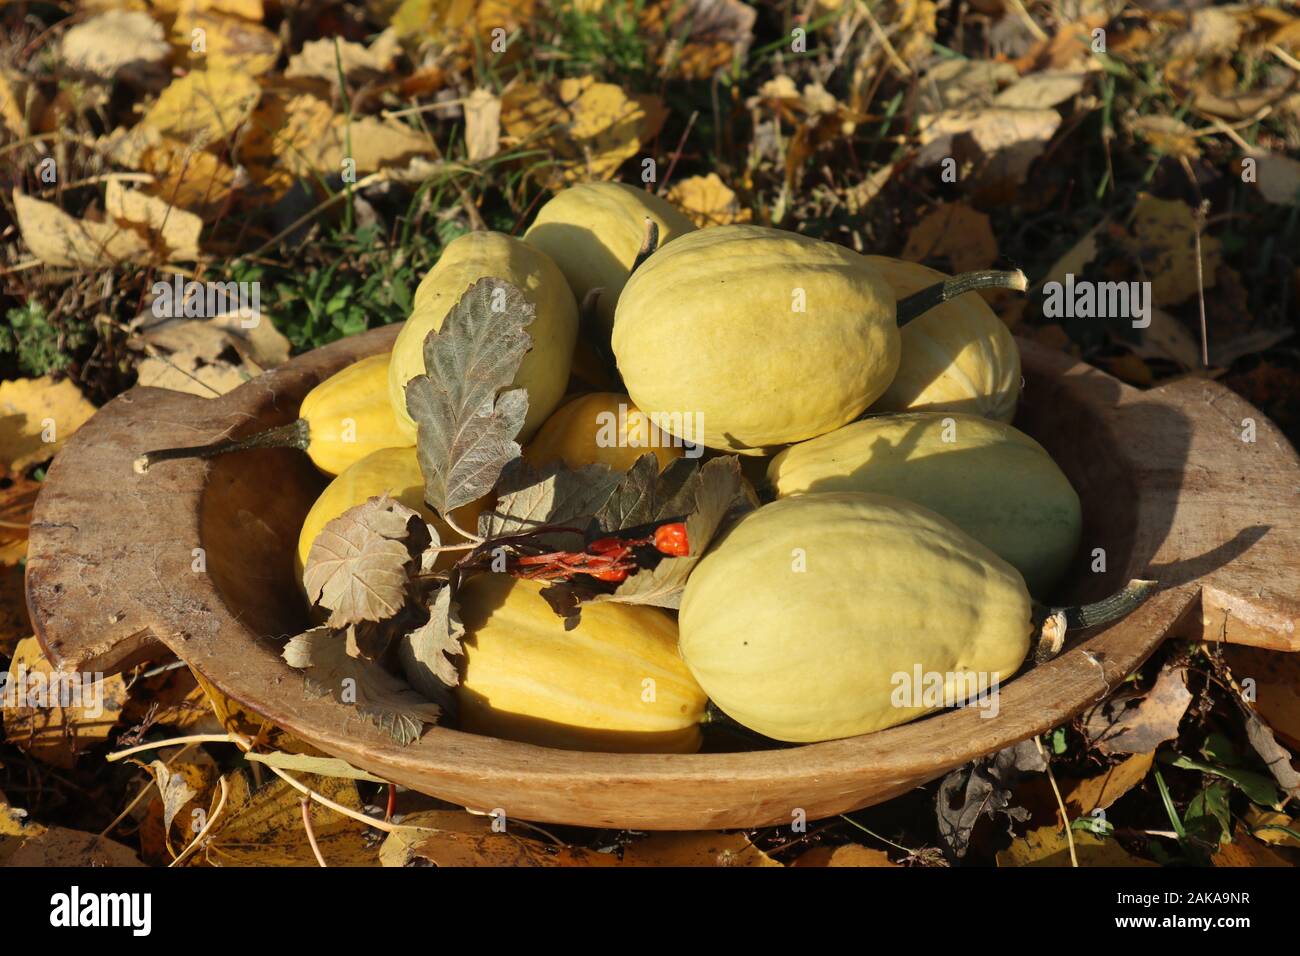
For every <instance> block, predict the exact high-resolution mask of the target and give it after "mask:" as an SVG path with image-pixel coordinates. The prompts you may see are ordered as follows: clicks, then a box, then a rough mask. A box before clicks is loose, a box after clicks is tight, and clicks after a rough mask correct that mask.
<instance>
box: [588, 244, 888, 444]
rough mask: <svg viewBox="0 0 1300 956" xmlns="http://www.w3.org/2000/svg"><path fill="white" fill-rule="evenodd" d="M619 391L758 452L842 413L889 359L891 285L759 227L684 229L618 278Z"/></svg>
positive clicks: (689, 431)
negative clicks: (620, 290) (627, 274)
mask: <svg viewBox="0 0 1300 956" xmlns="http://www.w3.org/2000/svg"><path fill="white" fill-rule="evenodd" d="M613 348H614V355H615V356H616V358H617V360H618V368H619V371H620V372H621V373H622V375H623V381H624V383H625V384H626V386H627V390H628V393H629V394H630V395H631V396H632V400H633V401H634V402H635V403H636V404H637V407H639V408H641V409H643V410H644V411H645V412H646V413H647V414H649V415H650V416H651V418H652V419H653V420H654V421H655V422H656V423H657V424H658V425H659V426H660V427H661V428H664V429H665V430H667V431H669V432H671V433H673V434H675V435H678V436H680V437H683V438H686V439H688V440H691V441H700V440H701V439H702V441H703V443H704V444H705V445H708V446H709V447H710V448H717V449H722V450H726V451H731V452H738V453H741V454H750V455H753V454H763V453H765V450H768V451H770V449H771V446H778V445H784V444H789V443H790V442H796V441H803V440H804V439H807V438H812V437H814V436H816V435H822V434H825V433H826V432H828V431H833V430H834V429H836V428H838V427H839V426H841V425H843V424H845V423H846V422H849V421H852V420H853V419H854V418H856V417H857V416H858V415H859V414H861V413H862V411H863V410H864V409H866V407H867V406H868V405H870V404H871V403H872V402H873V401H875V400H876V399H877V398H878V397H879V396H880V395H881V393H883V392H884V390H885V388H886V387H887V386H888V385H889V383H890V381H891V380H892V379H893V377H894V372H895V371H896V370H897V368H898V355H899V333H898V326H897V322H896V318H895V301H894V293H893V291H892V290H891V289H890V287H889V284H888V283H887V282H886V281H885V280H884V278H883V277H882V276H881V275H880V273H879V271H878V270H876V269H875V268H874V267H873V266H871V265H869V264H868V263H867V261H866V259H865V258H864V257H863V256H861V255H859V254H858V253H856V252H853V251H852V250H851V249H846V248H844V247H842V246H837V245H834V244H832V243H829V242H822V241H820V240H817V239H810V238H808V237H807V236H801V235H798V234H797V233H792V232H784V231H781V230H779V229H767V228H763V227H760V226H742V225H737V226H718V227H715V228H711V229H701V230H699V231H697V232H692V233H688V234H687V235H685V236H682V237H681V238H680V239H677V240H676V241H675V242H673V243H671V244H670V245H668V246H666V247H665V248H663V249H660V250H659V251H658V252H656V253H655V254H654V255H652V256H651V257H650V258H649V259H648V260H646V262H645V264H644V265H642V266H641V267H640V268H639V269H638V270H637V271H636V272H635V273H634V274H633V275H632V278H631V279H629V280H628V283H627V285H626V286H625V287H624V289H623V295H622V297H621V298H620V299H619V302H618V311H617V313H616V318H615V322H614V336H613Z"/></svg>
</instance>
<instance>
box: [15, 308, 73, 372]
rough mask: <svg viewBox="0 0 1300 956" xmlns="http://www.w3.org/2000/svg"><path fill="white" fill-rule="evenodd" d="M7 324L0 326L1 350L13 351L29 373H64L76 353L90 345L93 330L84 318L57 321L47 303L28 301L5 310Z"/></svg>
mask: <svg viewBox="0 0 1300 956" xmlns="http://www.w3.org/2000/svg"><path fill="white" fill-rule="evenodd" d="M5 319H6V320H7V325H6V326H5V327H0V353H8V354H12V355H14V356H15V357H16V358H17V361H18V366H19V368H21V369H22V371H23V372H24V373H26V374H28V375H35V376H41V375H48V374H49V373H50V372H61V371H63V370H64V369H65V368H67V367H68V366H69V365H71V364H72V361H73V357H74V355H75V353H76V352H77V351H78V350H80V349H82V348H85V347H86V346H88V345H90V344H91V342H92V341H93V338H94V329H93V328H92V326H91V325H90V323H88V322H86V321H85V320H84V319H75V320H71V321H67V322H61V323H55V322H53V321H51V319H50V316H49V314H48V313H47V312H46V309H45V306H43V305H42V304H41V303H39V302H35V301H29V302H26V303H24V304H23V305H20V306H17V307H15V308H11V309H8V310H6V312H5Z"/></svg>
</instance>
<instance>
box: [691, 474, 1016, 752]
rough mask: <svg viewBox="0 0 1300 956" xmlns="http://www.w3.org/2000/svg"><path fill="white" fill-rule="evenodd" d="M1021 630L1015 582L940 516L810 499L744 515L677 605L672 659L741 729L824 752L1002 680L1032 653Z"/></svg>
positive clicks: (854, 499)
mask: <svg viewBox="0 0 1300 956" xmlns="http://www.w3.org/2000/svg"><path fill="white" fill-rule="evenodd" d="M1030 615H1031V604H1030V598H1029V593H1028V592H1027V591H1026V590H1025V585H1024V582H1023V581H1022V580H1021V579H1020V575H1019V574H1017V573H1016V571H1015V569H1014V568H1012V567H1011V566H1010V565H1008V564H1007V563H1006V562H1005V561H1003V560H1002V559H1001V558H999V557H998V556H997V555H995V554H993V552H991V551H989V550H988V549H987V548H985V547H984V546H983V545H981V544H980V543H979V542H977V541H975V540H974V539H972V538H970V537H968V536H967V535H966V534H965V533H963V532H962V531H961V530H960V529H959V528H957V527H956V526H955V525H953V524H952V523H951V522H949V521H947V520H946V519H944V518H941V517H940V516H939V515H937V514H935V513H933V512H931V511H928V510H927V509H925V508H922V507H921V506H919V505H916V504H913V503H912V502H908V501H904V500H902V499H899V498H891V497H887V496H884V495H869V494H862V493H858V492H841V493H827V494H811V495H803V496H800V497H798V498H787V499H783V500H780V501H776V502H773V503H771V504H768V505H764V506H763V507H762V508H759V509H758V510H757V511H753V512H750V513H749V514H748V515H746V516H745V517H743V518H741V519H740V521H739V522H737V524H736V525H735V526H734V527H733V528H732V529H731V530H730V531H729V532H728V533H727V534H726V535H725V536H724V537H723V539H722V540H721V541H720V542H719V543H718V544H717V545H715V546H714V547H713V549H711V550H710V551H709V552H708V554H706V555H705V557H704V558H703V560H702V561H701V562H700V563H699V565H697V566H696V568H695V571H694V572H693V573H692V574H691V576H690V578H689V579H688V580H687V583H686V591H685V594H684V595H683V598H682V605H681V617H680V629H681V651H682V657H683V658H684V659H685V661H686V664H687V666H688V667H689V668H690V670H691V673H692V674H694V675H695V678H696V679H697V680H698V681H699V682H700V686H701V687H703V688H704V691H705V693H707V694H708V695H709V697H710V698H712V699H713V701H714V703H716V704H717V705H718V706H719V707H720V708H721V709H722V710H723V711H724V712H725V713H727V714H728V715H729V716H730V717H732V718H734V719H735V720H737V721H739V722H740V723H741V724H744V725H745V726H746V727H749V728H750V729H752V730H755V731H758V732H759V733H761V734H766V735H767V736H769V737H774V738H776V739H777V740H787V741H794V742H801V743H802V742H811V741H818V740H833V739H836V738H840V737H850V736H854V735H857V734H865V733H871V732H872V731H876V730H882V729H884V728H886V727H892V726H894V725H895V724H901V723H904V722H906V721H909V720H914V719H915V718H917V717H920V716H921V715H923V714H926V713H929V712H930V711H933V710H935V709H937V708H938V707H941V706H943V705H944V704H945V703H947V702H950V701H962V700H965V701H967V702H969V701H970V699H971V698H972V697H974V696H975V693H977V692H978V691H979V689H980V686H981V684H980V682H981V681H983V688H984V689H985V690H988V689H989V688H990V687H991V686H992V682H994V681H996V682H1000V681H1004V680H1006V679H1007V678H1009V677H1010V676H1011V675H1012V674H1014V673H1015V672H1016V671H1017V670H1018V669H1019V667H1020V665H1021V664H1022V662H1023V661H1024V658H1025V655H1026V653H1027V652H1028V650H1029V644H1030V637H1031V634H1032V631H1033V628H1032V623H1031V617H1030ZM968 691H970V693H967V692H968Z"/></svg>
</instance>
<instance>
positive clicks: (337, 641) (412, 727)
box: [283, 627, 442, 744]
mask: <svg viewBox="0 0 1300 956" xmlns="http://www.w3.org/2000/svg"><path fill="white" fill-rule="evenodd" d="M283 657H284V659H285V661H286V662H287V663H288V664H289V666H290V667H295V668H297V669H298V670H301V671H304V672H305V679H306V681H307V688H308V689H309V690H311V691H313V692H314V693H317V694H322V695H328V696H330V697H332V698H333V699H334V700H336V701H338V702H339V703H341V704H346V705H349V706H353V707H356V708H357V712H358V713H360V714H361V715H362V716H364V717H366V718H368V719H369V720H370V721H371V722H373V723H374V724H375V725H376V726H378V727H380V728H382V729H383V730H385V731H387V732H388V733H389V734H390V735H391V736H392V738H393V739H394V740H395V741H397V742H398V743H400V744H409V743H411V742H412V741H415V740H418V739H419V737H420V734H421V733H422V732H423V731H424V727H425V725H426V724H434V723H437V722H438V718H439V717H441V716H442V708H441V707H439V706H438V705H437V704H435V703H433V702H431V701H428V700H426V699H425V698H424V697H422V696H421V695H420V693H419V692H418V691H416V690H415V689H413V688H412V687H410V686H409V685H407V684H404V683H403V682H402V681H400V680H399V679H398V678H396V677H394V676H393V675H392V674H390V673H388V671H386V670H384V668H383V667H382V666H380V665H379V664H377V663H375V662H373V661H363V660H358V659H357V658H355V657H352V656H351V655H349V654H348V647H347V641H346V640H345V639H344V637H343V635H341V634H339V633H338V632H337V631H333V630H331V629H330V628H328V627H315V628H312V629H311V630H310V631H305V632H303V633H302V634H298V635H297V636H295V637H291V638H290V639H289V642H288V643H287V644H285V646H284V651H283Z"/></svg>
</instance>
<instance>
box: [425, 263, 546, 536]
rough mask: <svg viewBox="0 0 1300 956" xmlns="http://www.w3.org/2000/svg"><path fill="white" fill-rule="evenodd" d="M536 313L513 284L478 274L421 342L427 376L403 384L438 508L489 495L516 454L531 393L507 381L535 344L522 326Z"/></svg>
mask: <svg viewBox="0 0 1300 956" xmlns="http://www.w3.org/2000/svg"><path fill="white" fill-rule="evenodd" d="M536 314H537V313H536V309H535V308H534V307H533V305H532V304H531V303H529V302H528V300H527V299H525V298H524V294H523V293H522V292H520V291H519V290H518V289H517V288H515V287H514V286H513V285H511V284H510V283H508V282H506V281H504V280H502V279H494V278H485V279H479V280H478V281H477V282H475V283H474V284H473V285H471V286H470V287H469V291H467V292H466V293H465V294H464V295H463V296H462V297H461V299H460V301H459V302H457V303H456V304H455V305H454V306H452V308H451V311H450V312H448V313H447V318H446V319H445V320H444V321H443V323H442V327H441V328H440V329H436V330H434V331H431V332H430V333H429V334H428V336H427V337H426V338H425V340H424V368H425V374H424V375H417V376H416V377H415V378H413V379H411V381H410V382H409V383H408V384H407V386H406V407H407V409H408V410H409V411H410V413H411V418H413V419H414V420H415V423H416V426H417V428H418V437H417V439H416V454H417V457H418V458H419V461H420V471H421V472H423V473H424V489H425V500H426V501H428V502H429V504H430V505H431V506H432V507H433V508H434V509H435V510H436V511H437V512H438V513H439V514H446V513H447V512H448V511H451V510H453V509H455V508H458V507H460V506H461V505H465V504H469V503H470V502H471V501H474V500H475V499H477V498H481V497H482V496H483V495H485V494H487V493H488V492H489V491H491V490H492V488H493V487H494V486H495V485H496V483H497V479H498V478H499V477H500V476H501V471H502V469H503V468H504V467H505V466H506V464H507V463H508V462H510V461H513V460H514V459H515V458H518V457H519V445H518V444H517V443H516V442H515V440H514V439H515V436H516V435H517V434H519V429H520V428H521V427H522V426H523V423H524V416H525V415H526V414H527V413H528V392H527V390H526V389H522V388H513V389H511V388H509V385H510V384H511V383H512V382H513V381H514V379H515V375H516V374H517V373H518V371H519V365H520V363H521V362H522V361H523V358H524V354H525V353H526V352H527V351H528V350H529V349H530V348H532V338H531V337H530V336H529V335H528V333H527V332H526V331H524V326H526V325H528V324H529V323H531V322H532V321H533V319H534V317H535V316H536ZM503 389H508V390H506V391H503Z"/></svg>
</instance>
